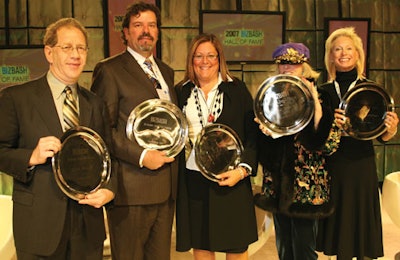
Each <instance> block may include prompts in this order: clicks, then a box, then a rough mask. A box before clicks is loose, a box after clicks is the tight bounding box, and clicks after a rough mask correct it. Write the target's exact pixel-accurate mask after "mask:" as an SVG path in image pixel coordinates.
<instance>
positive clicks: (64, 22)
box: [43, 17, 88, 47]
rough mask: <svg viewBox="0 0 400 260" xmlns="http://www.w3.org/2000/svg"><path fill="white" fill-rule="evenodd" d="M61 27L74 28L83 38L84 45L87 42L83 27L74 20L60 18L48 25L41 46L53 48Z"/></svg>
mask: <svg viewBox="0 0 400 260" xmlns="http://www.w3.org/2000/svg"><path fill="white" fill-rule="evenodd" d="M62 27H74V28H77V29H79V30H80V31H81V32H82V33H83V35H84V36H85V41H86V44H87V42H88V34H87V31H86V29H85V27H84V26H83V25H82V24H81V23H80V22H79V21H78V20H76V19H75V18H70V17H69V18H61V19H60V20H57V21H56V22H54V23H52V24H50V25H49V26H48V27H47V28H46V33H45V35H44V38H43V44H44V45H47V46H50V47H54V46H55V45H56V44H57V43H58V38H57V31H58V30H59V29H60V28H62Z"/></svg>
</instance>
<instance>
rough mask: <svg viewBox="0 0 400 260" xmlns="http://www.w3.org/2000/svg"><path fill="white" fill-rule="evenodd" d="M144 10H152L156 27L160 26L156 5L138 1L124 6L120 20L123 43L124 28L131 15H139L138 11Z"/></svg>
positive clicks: (158, 11) (159, 13)
mask: <svg viewBox="0 0 400 260" xmlns="http://www.w3.org/2000/svg"><path fill="white" fill-rule="evenodd" d="M146 11H152V12H153V13H154V14H155V15H156V18H157V28H160V27H161V12H160V9H158V7H157V6H156V5H153V4H148V3H145V2H138V3H135V4H132V5H130V6H128V8H126V13H125V17H124V20H123V21H122V29H121V38H122V40H123V41H124V44H125V45H126V44H127V41H126V38H125V34H124V28H129V23H130V21H131V17H132V16H140V13H142V12H146Z"/></svg>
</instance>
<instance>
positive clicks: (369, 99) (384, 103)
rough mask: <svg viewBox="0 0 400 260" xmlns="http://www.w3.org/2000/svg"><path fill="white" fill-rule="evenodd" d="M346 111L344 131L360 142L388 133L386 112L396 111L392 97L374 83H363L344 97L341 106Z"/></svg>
mask: <svg viewBox="0 0 400 260" xmlns="http://www.w3.org/2000/svg"><path fill="white" fill-rule="evenodd" d="M339 107H340V108H341V109H343V110H344V111H345V116H346V122H345V124H344V126H343V130H344V131H345V132H346V133H347V134H348V135H350V136H352V137H354V138H356V139H360V140H370V139H374V138H376V137H378V136H380V135H381V134H382V133H384V132H385V131H386V126H385V122H384V121H385V117H386V112H388V111H394V107H395V106H394V101H393V99H392V97H391V96H390V95H389V94H388V93H387V92H386V91H385V90H384V89H383V88H381V87H380V86H379V85H377V84H376V83H374V82H362V83H360V84H357V85H356V86H355V87H354V88H352V89H350V90H349V91H348V92H346V94H345V95H344V96H343V99H342V101H341V103H340V105H339Z"/></svg>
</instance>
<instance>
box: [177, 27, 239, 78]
mask: <svg viewBox="0 0 400 260" xmlns="http://www.w3.org/2000/svg"><path fill="white" fill-rule="evenodd" d="M205 42H210V43H211V44H212V45H213V46H214V48H215V49H216V50H217V54H218V61H219V72H220V73H221V77H222V80H223V81H225V82H226V81H228V76H229V77H231V78H233V77H232V75H231V74H230V72H229V70H228V65H227V64H226V60H225V55H224V51H223V47H222V44H221V42H220V41H219V40H218V38H217V36H215V35H214V34H209V33H203V34H200V35H198V36H197V37H195V38H194V39H193V40H192V43H191V44H190V48H189V52H188V56H187V60H186V72H185V77H184V79H183V80H182V81H181V83H184V82H186V81H188V80H190V81H192V82H193V83H195V84H196V85H199V82H198V80H197V78H196V75H195V73H194V67H193V56H194V54H195V53H196V50H197V48H198V47H199V45H200V44H202V43H205Z"/></svg>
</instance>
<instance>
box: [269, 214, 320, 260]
mask: <svg viewBox="0 0 400 260" xmlns="http://www.w3.org/2000/svg"><path fill="white" fill-rule="evenodd" d="M274 225H275V235H276V247H277V250H278V255H279V259H280V260H314V259H315V260H317V259H318V255H317V253H316V252H315V247H316V238H317V229H318V228H317V227H318V222H317V220H314V219H304V218H291V217H288V216H286V215H282V214H274Z"/></svg>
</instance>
